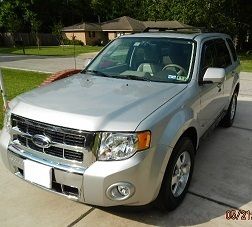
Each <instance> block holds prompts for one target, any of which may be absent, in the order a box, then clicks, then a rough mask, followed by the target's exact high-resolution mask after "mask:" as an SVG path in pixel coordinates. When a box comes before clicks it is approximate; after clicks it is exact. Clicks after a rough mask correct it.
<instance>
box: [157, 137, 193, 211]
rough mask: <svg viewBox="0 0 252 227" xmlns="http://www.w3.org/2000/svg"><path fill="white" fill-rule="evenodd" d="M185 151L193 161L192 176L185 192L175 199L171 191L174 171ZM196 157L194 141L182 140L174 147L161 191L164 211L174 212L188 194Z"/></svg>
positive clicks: (184, 138)
mask: <svg viewBox="0 0 252 227" xmlns="http://www.w3.org/2000/svg"><path fill="white" fill-rule="evenodd" d="M184 151H187V152H188V153H189V155H190V159H191V167H190V174H189V177H188V181H187V184H186V187H185V189H184V191H183V192H182V193H181V194H180V195H179V196H178V197H174V195H173V193H172V191H171V180H172V175H173V170H174V167H175V165H176V162H177V160H178V158H179V156H180V155H181V154H182V153H183V152H184ZM194 155H195V149H194V146H193V144H192V141H191V140H190V139H189V138H187V137H183V138H181V139H180V140H179V141H178V143H177V144H176V146H175V147H174V150H173V153H172V155H171V158H170V160H169V162H168V165H167V168H166V172H165V175H164V178H163V183H162V187H161V190H160V199H161V200H163V201H161V202H162V203H163V205H164V209H166V210H174V209H175V208H176V207H177V206H178V205H179V204H180V203H181V202H182V201H183V199H184V197H185V195H186V192H187V191H188V187H189V185H190V181H191V178H192V173H193V167H194Z"/></svg>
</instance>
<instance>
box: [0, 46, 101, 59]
mask: <svg viewBox="0 0 252 227" xmlns="http://www.w3.org/2000/svg"><path fill="white" fill-rule="evenodd" d="M101 48H102V47H100V46H75V53H76V55H79V54H82V53H91V52H96V51H99V50H101ZM1 53H2V54H23V49H22V48H20V47H0V54H1ZM25 54H27V55H41V56H73V55H74V46H71V45H70V46H64V47H62V46H42V47H41V48H40V50H38V47H36V46H30V47H25Z"/></svg>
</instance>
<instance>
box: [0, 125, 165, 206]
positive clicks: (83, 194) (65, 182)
mask: <svg viewBox="0 0 252 227" xmlns="http://www.w3.org/2000/svg"><path fill="white" fill-rule="evenodd" d="M9 141H10V136H9V134H8V132H6V131H5V129H3V130H2V133H1V136H0V153H1V156H2V160H3V162H4V164H5V166H6V167H7V168H8V169H9V170H10V171H11V172H12V173H13V174H15V175H16V176H18V177H20V178H22V179H24V174H23V170H24V160H25V159H28V160H32V161H34V162H37V163H41V164H43V165H46V166H50V167H52V170H53V171H52V172H53V174H52V188H51V189H47V188H44V187H42V186H39V185H37V186H39V187H42V188H44V189H46V190H49V191H52V192H55V193H58V194H61V195H64V196H66V197H68V198H70V199H74V200H76V201H79V202H83V203H87V204H91V205H97V206H116V205H145V204H148V203H150V202H151V201H153V200H154V199H155V197H156V195H157V190H159V187H160V183H161V182H160V179H159V177H157V176H155V174H154V175H153V173H152V168H151V164H152V161H153V160H152V159H153V155H152V154H153V151H152V150H151V149H149V150H146V151H143V152H139V153H137V154H136V155H134V157H132V158H130V159H127V160H123V161H96V162H94V163H93V164H92V165H91V166H89V167H88V168H84V167H79V166H78V167H76V166H74V165H68V164H62V163H57V162H54V161H52V160H51V159H50V156H48V155H44V156H43V157H41V154H38V155H34V152H33V153H30V152H29V151H27V150H21V149H19V148H18V147H15V146H13V145H10V146H9ZM118 182H126V183H130V184H132V185H134V188H135V190H134V194H133V195H132V196H131V197H129V198H127V199H126V200H113V199H110V198H108V196H107V195H106V192H107V189H108V188H109V187H110V186H111V185H113V184H116V183H118Z"/></svg>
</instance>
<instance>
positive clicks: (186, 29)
mask: <svg viewBox="0 0 252 227" xmlns="http://www.w3.org/2000/svg"><path fill="white" fill-rule="evenodd" d="M181 30H182V31H183V30H184V32H200V33H203V32H208V30H207V29H206V28H204V27H193V26H190V27H177V28H167V27H147V28H145V29H144V31H143V32H151V31H159V32H177V31H181Z"/></svg>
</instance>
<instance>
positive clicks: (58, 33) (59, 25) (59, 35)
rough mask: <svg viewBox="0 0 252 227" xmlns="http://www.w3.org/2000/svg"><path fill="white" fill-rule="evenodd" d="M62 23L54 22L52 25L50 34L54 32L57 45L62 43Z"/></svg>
mask: <svg viewBox="0 0 252 227" xmlns="http://www.w3.org/2000/svg"><path fill="white" fill-rule="evenodd" d="M63 27H64V26H63V24H62V23H61V21H60V22H57V23H54V24H53V27H52V34H54V35H55V36H56V38H57V41H58V43H59V45H64V43H63V37H62V29H63Z"/></svg>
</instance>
